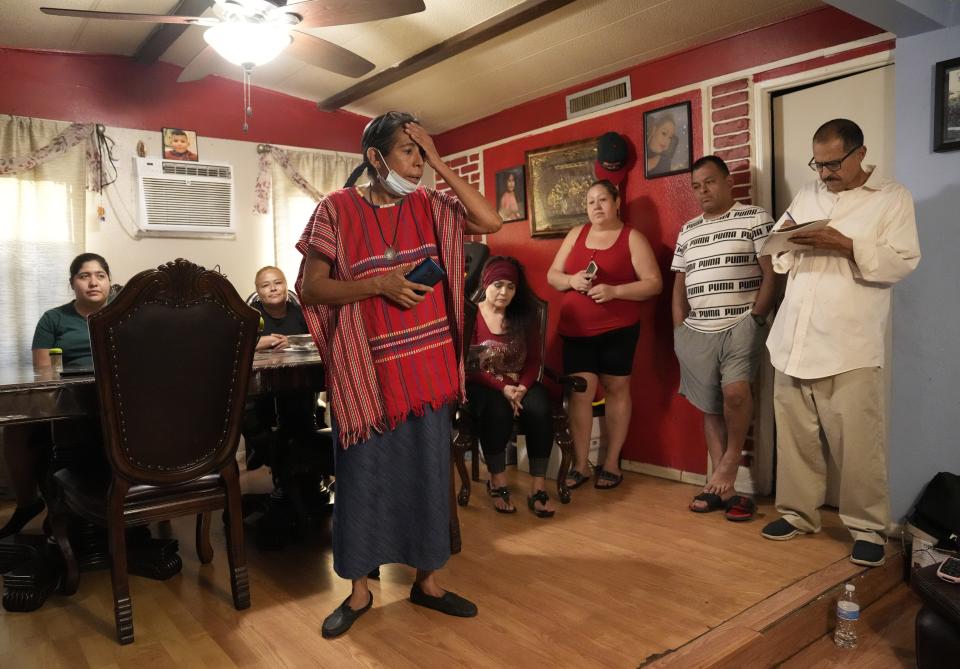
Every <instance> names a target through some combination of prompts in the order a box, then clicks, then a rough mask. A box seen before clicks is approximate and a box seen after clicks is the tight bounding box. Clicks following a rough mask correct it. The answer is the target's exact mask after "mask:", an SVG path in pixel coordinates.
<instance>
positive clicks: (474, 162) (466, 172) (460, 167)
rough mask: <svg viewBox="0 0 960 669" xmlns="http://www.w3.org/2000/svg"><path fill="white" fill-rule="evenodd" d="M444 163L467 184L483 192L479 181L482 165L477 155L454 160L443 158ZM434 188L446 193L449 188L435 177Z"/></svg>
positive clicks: (468, 155) (458, 157)
mask: <svg viewBox="0 0 960 669" xmlns="http://www.w3.org/2000/svg"><path fill="white" fill-rule="evenodd" d="M443 160H444V162H446V163H447V165H448V166H449V167H450V168H451V169H453V171H454V172H456V173H457V174H459V175H460V176H462V177H463V178H464V179H466V180H467V182H468V183H469V184H470V185H471V186H473V187H474V188H476V189H477V190H479V191H480V192H481V193H482V192H483V182H482V180H481V178H480V177H481V176H482V171H483V164H482V163H481V161H480V154H479V153H471V154H467V155H461V156H457V157H456V158H444V159H443ZM435 188H436V189H437V190H439V191H448V190H450V186H449V185H448V184H447V183H446V182H445V181H444V180H443V179H441V178H439V177H437V184H436V186H435Z"/></svg>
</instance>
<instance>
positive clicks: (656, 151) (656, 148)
mask: <svg viewBox="0 0 960 669" xmlns="http://www.w3.org/2000/svg"><path fill="white" fill-rule="evenodd" d="M691 134H692V133H691V128H690V102H689V101H688V102H681V103H679V104H675V105H670V106H669V107H661V108H660V109H654V110H652V111H648V112H644V113H643V137H644V142H643V175H644V176H645V177H646V178H647V179H656V178H657V177H665V176H669V175H671V174H680V173H681V172H689V171H690V165H691V164H692V163H693V142H692V141H691Z"/></svg>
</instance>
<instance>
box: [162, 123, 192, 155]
mask: <svg viewBox="0 0 960 669" xmlns="http://www.w3.org/2000/svg"><path fill="white" fill-rule="evenodd" d="M163 157H164V159H166V160H200V155H199V153H198V150H197V133H196V131H194V130H182V129H181V128H164V129H163Z"/></svg>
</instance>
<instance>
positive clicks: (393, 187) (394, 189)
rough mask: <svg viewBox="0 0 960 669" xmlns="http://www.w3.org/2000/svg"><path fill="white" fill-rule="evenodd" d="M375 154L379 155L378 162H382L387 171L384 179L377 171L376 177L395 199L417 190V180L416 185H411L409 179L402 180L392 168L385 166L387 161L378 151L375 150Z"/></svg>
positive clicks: (418, 182)
mask: <svg viewBox="0 0 960 669" xmlns="http://www.w3.org/2000/svg"><path fill="white" fill-rule="evenodd" d="M377 153H378V154H380V160H381V161H383V164H384V165H386V167H387V170H388V172H387V176H386V177H382V176H380V172H379V170H378V171H377V177H378V178H379V179H380V183H381V184H383V187H384V188H386V189H387V190H388V191H389V192H390V193H392V194H393V195H396V196H397V197H403V196H405V195H409V194H410V193H412V192H413V191H415V190H417V186H419V185H420V180H419V179H417V183H413V182H412V181H410V180H409V179H404V178H403V177H402V176H400V175H399V174H397V173H396V172H394V171H393V168H391V167H390V166H389V165H387V161H386V159H385V158H384V157H383V154H382V153H380V150H379V149H377Z"/></svg>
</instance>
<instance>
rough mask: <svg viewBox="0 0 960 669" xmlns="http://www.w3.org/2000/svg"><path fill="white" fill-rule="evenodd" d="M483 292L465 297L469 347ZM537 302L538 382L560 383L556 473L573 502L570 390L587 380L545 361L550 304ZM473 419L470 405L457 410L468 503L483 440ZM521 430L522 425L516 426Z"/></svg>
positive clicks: (460, 497) (561, 492)
mask: <svg viewBox="0 0 960 669" xmlns="http://www.w3.org/2000/svg"><path fill="white" fill-rule="evenodd" d="M482 297H483V295H482V293H480V294H478V295H474V299H468V300H466V310H465V311H466V313H465V316H464V342H465V344H464V345H465V347H469V342H470V341H472V340H473V332H474V329H475V328H476V324H477V318H478V316H479V308H478V307H477V301H478V300H479V299H482ZM533 299H534V302H535V305H536V311H537V317H536V321H537V324H538V327H539V328H540V372H539V373H538V374H537V381H540V382H541V383H542V382H544V380H545V379H546V380H547V382H548V385H549V383H550V382H552V383H553V384H555V385H559V386H560V393H559V397H560V398H559V400H556V401H555V402H554V406H553V434H554V443H555V444H556V445H557V447H558V448H559V449H560V454H561V458H560V469H559V470H558V472H557V497H559V499H560V501H561V502H562V503H563V504H568V503H569V502H570V489H569V488H568V487H567V484H566V478H567V472H568V471H569V470H570V465H571V462H572V460H573V436H572V435H571V434H570V419H569V398H570V393H571V392H584V391H585V390H586V388H587V386H586V382H585V381H584V380H583V379H581V378H580V377H576V376H559V375H557V374H556V373H554V372H553V371H552V370H550V369H549V368H547V367H546V366H545V364H544V361H545V360H546V344H547V334H546V333H547V303H546V302H545V301H544V300H542V299H540V297H539V296H537V295H536V294H534V295H533ZM473 421H474V418H473V416H472V415H471V414H470V411H469V409H468V408H467V407H464V406H461V407H459V408H458V409H457V412H456V416H455V419H454V424H453V458H454V462H455V463H456V467H457V471H458V472H459V474H460V491H459V493H458V494H457V503H458V504H460V506H466V505H467V504H469V503H470V479H471V478H472V479H473V480H474V481H479V480H480V442H479V440H478V438H477V434H476V432H475V430H474V422H473ZM516 427H517V429H519V425H517V426H516ZM468 451H469V452H470V465H471V467H470V469H471V472H470V474H471V475H470V476H468V475H467V465H466V457H465V456H466V453H467V452H468Z"/></svg>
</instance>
